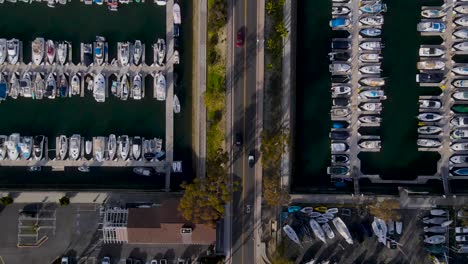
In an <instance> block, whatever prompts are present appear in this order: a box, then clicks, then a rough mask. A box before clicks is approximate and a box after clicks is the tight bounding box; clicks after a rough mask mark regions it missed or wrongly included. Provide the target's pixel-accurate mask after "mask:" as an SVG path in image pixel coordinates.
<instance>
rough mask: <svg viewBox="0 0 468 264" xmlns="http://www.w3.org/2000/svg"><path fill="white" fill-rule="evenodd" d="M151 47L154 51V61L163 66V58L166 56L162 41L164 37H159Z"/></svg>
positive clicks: (164, 43)
mask: <svg viewBox="0 0 468 264" xmlns="http://www.w3.org/2000/svg"><path fill="white" fill-rule="evenodd" d="M153 49H154V53H155V54H154V55H155V58H154V59H155V60H154V61H155V63H156V64H157V65H158V66H161V67H162V66H164V58H165V57H166V42H165V41H164V39H162V38H159V39H158V41H157V42H156V45H154V48H153Z"/></svg>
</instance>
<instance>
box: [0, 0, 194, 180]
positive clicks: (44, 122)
mask: <svg viewBox="0 0 468 264" xmlns="http://www.w3.org/2000/svg"><path fill="white" fill-rule="evenodd" d="M179 3H180V5H181V11H182V18H183V24H182V28H181V36H182V38H181V42H180V45H181V46H180V48H179V50H180V51H181V64H180V65H176V66H175V73H176V74H177V75H178V78H177V82H176V87H175V93H176V94H177V96H178V97H179V99H180V102H181V106H182V112H181V113H180V114H176V115H175V116H174V160H181V161H182V164H183V171H184V173H183V174H181V175H173V177H171V185H172V187H173V188H175V189H177V187H178V184H179V183H180V182H181V181H182V180H190V178H189V177H192V168H191V164H192V162H191V155H192V151H191V107H190V104H191V86H190V85H191V63H192V61H191V60H192V55H191V39H192V35H191V34H192V33H191V27H192V25H191V5H192V4H191V1H189V0H183V1H179ZM0 10H2V16H1V17H0V32H2V33H1V37H3V38H8V39H9V38H18V39H20V40H22V41H23V61H24V62H29V61H30V60H31V41H32V40H33V39H34V38H36V37H44V38H46V39H53V40H57V41H60V40H67V41H70V42H72V45H73V62H74V63H79V57H80V42H87V43H90V42H92V41H94V39H95V36H97V35H99V36H104V37H105V38H106V40H107V42H108V43H109V60H112V59H114V58H116V57H117V49H116V46H117V42H118V41H131V42H133V41H135V40H137V39H139V40H141V41H142V42H143V43H145V44H146V62H147V63H149V64H150V63H151V62H152V61H153V58H152V56H153V54H152V44H153V43H154V42H155V40H156V38H158V37H161V38H165V35H166V29H165V26H166V7H165V6H164V7H161V6H157V5H156V4H154V3H153V1H147V2H146V3H130V4H128V5H120V6H119V11H118V12H110V11H108V10H107V7H106V6H105V5H104V6H95V5H93V6H87V5H84V4H83V3H81V2H79V1H72V2H68V3H67V5H65V6H61V5H57V6H56V7H55V8H48V7H47V5H46V4H44V3H37V2H33V3H32V4H26V3H23V2H18V3H16V4H12V3H9V2H5V3H4V4H1V5H0ZM171 15H172V14H171ZM0 68H1V67H0ZM145 86H146V91H145V93H146V95H145V98H143V99H142V100H141V101H136V100H128V101H120V100H119V99H117V98H115V97H112V96H109V98H106V102H105V103H97V102H95V100H94V99H93V98H92V96H87V97H85V98H79V97H74V98H56V99H55V100H50V99H43V100H31V99H24V98H18V99H17V100H13V99H11V98H8V99H7V100H6V101H5V102H3V103H2V104H1V105H0V114H1V116H2V118H1V121H0V134H6V135H9V134H11V133H14V132H17V133H20V134H22V135H31V136H32V135H46V136H47V137H49V142H51V141H52V142H54V138H55V137H56V136H58V135H60V134H64V135H67V136H71V135H72V134H81V135H82V136H84V137H87V138H91V137H93V136H108V135H109V134H111V133H112V134H116V135H129V136H143V137H159V138H163V139H164V138H165V114H166V113H165V102H164V101H157V100H156V99H154V98H153V80H152V78H151V76H148V77H147V79H145ZM53 147H55V146H54V144H53V143H49V148H53ZM163 186H164V175H160V176H153V177H142V176H137V175H135V174H133V172H132V169H131V168H128V169H127V168H125V169H119V168H92V169H91V172H90V173H80V172H78V171H77V170H76V168H65V171H64V172H52V171H51V168H43V170H42V171H41V172H35V173H30V172H27V171H26V168H7V167H4V168H0V187H22V188H70V189H73V188H75V187H80V188H83V187H86V188H146V189H159V188H162V187H163Z"/></svg>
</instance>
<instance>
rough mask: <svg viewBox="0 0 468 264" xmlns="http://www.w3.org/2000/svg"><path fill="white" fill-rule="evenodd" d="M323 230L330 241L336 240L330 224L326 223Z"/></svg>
mask: <svg viewBox="0 0 468 264" xmlns="http://www.w3.org/2000/svg"><path fill="white" fill-rule="evenodd" d="M322 229H323V231H324V232H325V234H326V235H327V237H328V238H329V239H334V238H335V233H333V230H332V229H331V227H330V225H329V224H328V223H325V224H323V225H322Z"/></svg>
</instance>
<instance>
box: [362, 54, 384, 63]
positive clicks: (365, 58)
mask: <svg viewBox="0 0 468 264" xmlns="http://www.w3.org/2000/svg"><path fill="white" fill-rule="evenodd" d="M381 59H382V56H380V54H378V53H363V54H361V55H359V60H360V61H362V62H379V61H380V60H381Z"/></svg>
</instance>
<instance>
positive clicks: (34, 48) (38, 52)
mask: <svg viewBox="0 0 468 264" xmlns="http://www.w3.org/2000/svg"><path fill="white" fill-rule="evenodd" d="M44 48H45V40H44V38H35V39H34V40H33V42H32V44H31V54H32V61H33V63H34V65H40V64H41V63H42V59H43V58H44Z"/></svg>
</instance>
